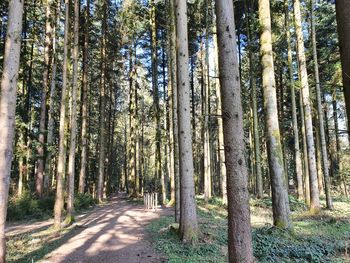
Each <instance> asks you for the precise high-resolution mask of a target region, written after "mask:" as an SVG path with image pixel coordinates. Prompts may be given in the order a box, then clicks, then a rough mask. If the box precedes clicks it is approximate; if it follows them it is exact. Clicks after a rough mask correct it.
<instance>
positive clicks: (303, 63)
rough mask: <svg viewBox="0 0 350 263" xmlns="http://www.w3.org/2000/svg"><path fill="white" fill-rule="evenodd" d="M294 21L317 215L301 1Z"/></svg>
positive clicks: (312, 198)
mask: <svg viewBox="0 0 350 263" xmlns="http://www.w3.org/2000/svg"><path fill="white" fill-rule="evenodd" d="M294 20H295V31H296V37H297V47H298V48H297V53H298V61H299V69H300V82H301V93H302V97H303V107H304V118H305V132H306V143H307V152H308V163H309V179H310V212H311V213H314V214H317V213H318V212H319V211H320V209H321V206H320V196H319V191H318V185H317V169H316V155H315V143H314V136H313V128H312V111H311V100H310V91H309V82H308V75H307V67H306V58H305V51H304V49H305V48H304V36H303V30H302V24H301V14H300V1H299V0H294Z"/></svg>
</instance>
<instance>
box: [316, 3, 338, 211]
mask: <svg viewBox="0 0 350 263" xmlns="http://www.w3.org/2000/svg"><path fill="white" fill-rule="evenodd" d="M311 37H312V55H313V60H314V74H315V82H316V101H317V113H318V124H319V125H318V128H319V134H320V137H319V138H320V140H321V161H322V171H323V176H324V182H325V193H326V204H327V208H328V209H333V201H332V196H331V189H330V178H329V163H328V155H327V143H326V135H325V127H324V117H323V108H322V99H321V85H320V75H319V71H318V58H317V43H316V30H315V17H314V0H311Z"/></svg>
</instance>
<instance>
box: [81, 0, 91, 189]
mask: <svg viewBox="0 0 350 263" xmlns="http://www.w3.org/2000/svg"><path fill="white" fill-rule="evenodd" d="M85 8H86V9H85V25H84V26H85V28H84V29H85V32H84V55H83V60H84V61H83V87H82V93H83V94H82V100H83V101H82V103H83V105H82V111H81V114H82V123H81V166H80V173H79V193H84V191H85V178H86V166H87V150H88V133H87V131H88V116H87V111H88V93H89V78H88V74H89V29H90V28H89V27H90V0H87V1H86V7H85Z"/></svg>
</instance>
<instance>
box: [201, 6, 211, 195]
mask: <svg viewBox="0 0 350 263" xmlns="http://www.w3.org/2000/svg"><path fill="white" fill-rule="evenodd" d="M208 1H209V0H205V6H206V7H205V31H204V34H205V47H204V48H205V50H204V56H203V54H202V56H203V72H202V74H203V77H204V78H203V80H204V94H203V95H204V96H203V106H204V116H203V117H204V145H203V146H204V151H203V153H204V199H205V200H206V201H208V200H209V198H211V197H212V180H211V156H210V155H211V147H210V131H209V111H210V109H209V107H210V106H209V103H210V102H209V101H210V80H209V21H208V20H209V11H208V9H209V6H210V5H209V4H208Z"/></svg>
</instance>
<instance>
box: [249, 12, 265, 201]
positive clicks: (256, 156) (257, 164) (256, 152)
mask: <svg viewBox="0 0 350 263" xmlns="http://www.w3.org/2000/svg"><path fill="white" fill-rule="evenodd" d="M250 8H253V7H250ZM251 16H252V11H250V10H249V11H248V19H247V34H248V48H249V49H248V53H249V54H248V55H249V85H250V89H251V91H252V100H253V108H252V110H253V131H254V132H253V133H254V159H255V163H254V166H255V167H254V170H255V175H256V195H257V197H258V198H261V197H263V178H262V173H261V160H260V140H259V124H258V103H257V100H258V98H257V93H256V83H255V76H254V66H253V65H254V61H253V59H254V57H253V52H252V47H251V42H252V35H251V21H250V19H251Z"/></svg>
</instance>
